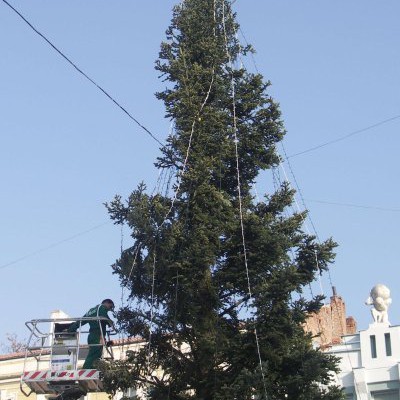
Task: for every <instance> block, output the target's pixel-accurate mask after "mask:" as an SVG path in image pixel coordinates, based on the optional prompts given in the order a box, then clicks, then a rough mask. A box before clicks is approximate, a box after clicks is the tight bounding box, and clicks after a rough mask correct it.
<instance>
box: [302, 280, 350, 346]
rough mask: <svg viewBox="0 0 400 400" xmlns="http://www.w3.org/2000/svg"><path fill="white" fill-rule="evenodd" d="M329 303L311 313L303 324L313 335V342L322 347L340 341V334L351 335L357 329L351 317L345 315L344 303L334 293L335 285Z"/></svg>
mask: <svg viewBox="0 0 400 400" xmlns="http://www.w3.org/2000/svg"><path fill="white" fill-rule="evenodd" d="M332 289H333V295H332V296H331V297H330V303H329V304H326V305H324V306H322V308H321V309H320V311H319V312H318V313H316V314H312V315H311V316H310V317H309V318H308V319H307V322H306V324H305V330H306V331H307V332H310V333H311V334H312V335H313V336H314V339H313V340H314V342H315V343H316V344H317V345H318V346H321V347H322V348H326V347H329V346H331V345H333V344H338V343H341V341H342V339H341V338H342V336H344V335H352V334H354V333H356V331H357V323H356V321H355V319H354V318H353V317H347V316H346V304H345V302H344V301H343V299H342V297H341V296H338V295H337V293H336V289H335V287H333V288H332Z"/></svg>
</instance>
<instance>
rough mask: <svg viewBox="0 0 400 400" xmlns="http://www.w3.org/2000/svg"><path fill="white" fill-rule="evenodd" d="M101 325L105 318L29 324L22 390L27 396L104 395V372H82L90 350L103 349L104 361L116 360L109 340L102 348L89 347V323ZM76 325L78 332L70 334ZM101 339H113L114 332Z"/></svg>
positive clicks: (40, 321)
mask: <svg viewBox="0 0 400 400" xmlns="http://www.w3.org/2000/svg"><path fill="white" fill-rule="evenodd" d="M93 321H95V322H96V323H98V324H99V328H100V331H102V324H101V322H102V321H108V319H107V318H105V317H82V318H62V319H59V318H52V319H36V320H31V321H28V322H26V323H25V325H26V326H27V327H28V329H29V330H30V336H29V339H28V344H27V347H26V352H25V361H24V369H23V374H22V376H21V381H20V388H21V392H22V393H23V394H24V395H25V396H29V395H31V394H32V393H36V394H45V395H49V396H50V397H57V396H60V397H62V398H64V399H65V398H68V397H69V398H71V399H72V398H79V397H80V396H82V395H85V394H87V393H88V392H102V391H103V385H102V382H101V379H100V372H99V371H98V370H96V369H79V366H80V365H81V364H82V363H83V361H84V360H85V358H86V356H87V354H88V352H89V347H90V346H102V347H103V359H113V353H112V347H111V346H110V347H109V346H107V345H106V343H107V342H108V340H104V341H103V342H104V343H100V344H91V345H88V344H86V339H87V335H88V333H89V332H88V330H86V331H85V330H84V327H83V325H84V324H86V323H88V322H93ZM72 323H78V325H79V328H78V330H77V331H76V332H68V327H69V326H70V325H71V324H72ZM102 333H104V334H102V335H101V336H102V337H104V338H107V339H109V335H110V332H102Z"/></svg>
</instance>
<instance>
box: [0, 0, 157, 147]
mask: <svg viewBox="0 0 400 400" xmlns="http://www.w3.org/2000/svg"><path fill="white" fill-rule="evenodd" d="M2 1H3V3H4V4H6V5H7V6H8V7H10V8H11V10H13V11H14V12H15V13H16V14H17V15H18V16H19V17H20V18H21V19H22V20H23V21H24V22H25V23H26V24H27V25H28V26H29V27H30V28H31V29H32V30H33V31H34V32H35V33H36V34H38V35H39V36H40V37H41V38H42V39H43V40H44V41H45V42H46V43H47V44H49V45H50V46H51V47H52V48H53V49H54V50H55V51H56V52H57V53H58V54H59V55H60V56H61V57H62V58H64V60H66V61H67V62H68V63H69V64H70V65H71V66H72V67H73V68H75V69H76V70H77V71H78V72H79V73H80V74H81V75H82V76H83V77H85V78H86V79H87V80H88V81H89V82H91V83H92V84H93V85H94V86H96V87H97V89H99V90H100V91H101V92H102V93H103V94H104V95H105V96H107V97H108V98H109V99H110V100H111V101H112V102H113V103H114V104H115V105H116V106H117V107H118V108H119V109H120V110H122V111H123V112H124V113H125V114H126V115H127V116H128V117H129V118H130V119H131V120H132V121H134V122H135V123H136V124H137V125H138V126H139V127H140V128H142V129H143V130H144V131H145V132H146V133H147V134H148V135H150V137H151V138H152V139H154V140H155V141H156V142H157V143H158V144H159V145H160V146H162V147H163V146H164V144H163V143H162V142H161V141H160V140H159V139H157V137H156V136H155V135H154V134H153V133H152V132H151V131H150V130H149V129H147V128H146V127H145V126H144V125H143V124H141V123H140V122H139V121H138V120H137V119H136V118H135V117H134V116H133V115H132V114H131V113H130V112H129V111H128V110H127V109H126V108H125V107H123V106H122V105H121V104H120V103H119V102H118V101H117V100H115V98H114V97H112V96H111V95H110V94H109V93H108V92H107V91H106V90H105V89H104V88H102V87H101V86H100V85H99V84H97V83H96V82H95V81H94V80H93V79H92V78H90V76H88V75H87V74H86V73H85V72H83V71H82V69H80V68H79V67H78V66H77V65H76V64H75V63H74V62H73V61H71V59H70V58H68V57H67V56H66V55H65V54H64V53H63V52H62V51H61V50H60V49H59V48H58V47H56V46H55V45H54V44H53V43H52V42H51V41H50V40H49V39H47V38H46V36H44V35H43V34H42V33H41V32H39V31H38V30H37V29H36V28H35V27H34V26H33V25H32V24H31V23H30V22H29V21H28V20H27V19H26V18H25V17H24V16H23V15H22V14H21V13H20V12H19V11H18V10H17V9H16V8H14V7H13V6H12V5H11V4H10V3H9V2H8V1H7V0H2Z"/></svg>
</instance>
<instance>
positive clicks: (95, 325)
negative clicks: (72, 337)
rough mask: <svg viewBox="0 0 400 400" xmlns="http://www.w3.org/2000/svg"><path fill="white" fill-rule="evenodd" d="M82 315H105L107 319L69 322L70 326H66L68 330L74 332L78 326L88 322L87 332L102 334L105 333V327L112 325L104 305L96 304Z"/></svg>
mask: <svg viewBox="0 0 400 400" xmlns="http://www.w3.org/2000/svg"><path fill="white" fill-rule="evenodd" d="M83 317H105V318H107V319H108V320H107V321H105V320H103V321H98V320H93V321H82V322H81V323H80V324H79V322H74V323H73V324H71V326H70V327H69V328H68V331H69V332H75V331H76V330H77V329H78V328H79V326H83V325H86V324H87V323H89V332H90V333H97V334H101V333H103V336H104V335H105V333H106V328H107V325H108V326H113V323H112V321H111V319H110V317H109V316H108V310H107V308H106V307H104V306H103V305H102V304H98V305H97V306H94V307H92V308H91V309H90V310H89V311H88V312H87V313H86V314H85V315H84V316H83ZM100 326H101V328H100Z"/></svg>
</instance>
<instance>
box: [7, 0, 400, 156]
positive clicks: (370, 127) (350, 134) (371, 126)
mask: <svg viewBox="0 0 400 400" xmlns="http://www.w3.org/2000/svg"><path fill="white" fill-rule="evenodd" d="M3 1H4V0H3ZM398 118H400V114H399V115H395V116H394V117H391V118H387V119H384V120H382V121H379V122H377V123H375V124H372V125H369V126H367V127H365V128H362V129H358V130H356V131H353V132H350V133H348V134H347V135H344V136H341V137H338V138H337V139H333V140H330V141H328V142H325V143H321V144H319V145H318V146H314V147H310V148H309V149H306V150H303V151H299V152H298V153H294V154H291V155H290V156H288V158H293V157H297V156H300V155H302V154H306V153H310V152H311V151H314V150H318V149H320V148H321V147H325V146H329V145H330V144H334V143H337V142H341V141H342V140H346V139H348V138H349V137H351V136H354V135H357V134H359V133H362V132H365V131H368V130H370V129H373V128H376V127H377V126H380V125H383V124H387V123H388V122H391V121H394V120H395V119H398Z"/></svg>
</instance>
